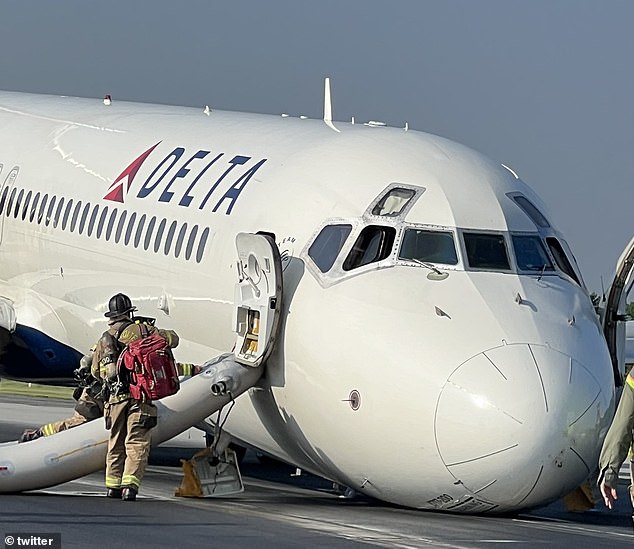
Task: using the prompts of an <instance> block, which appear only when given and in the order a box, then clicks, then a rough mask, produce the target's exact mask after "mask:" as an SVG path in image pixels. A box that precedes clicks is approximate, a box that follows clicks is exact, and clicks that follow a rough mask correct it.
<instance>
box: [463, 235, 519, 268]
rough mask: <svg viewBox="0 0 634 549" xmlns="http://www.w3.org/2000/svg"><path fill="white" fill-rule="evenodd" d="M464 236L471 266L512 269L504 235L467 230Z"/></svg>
mask: <svg viewBox="0 0 634 549" xmlns="http://www.w3.org/2000/svg"><path fill="white" fill-rule="evenodd" d="M463 238H464V244H465V250H466V252H467V262H468V264H469V267H471V268H472V269H486V270H489V271H491V270H493V271H498V270H502V271H508V270H510V268H511V266H510V264H509V257H508V254H507V252H506V244H505V243H504V236H503V235H501V234H489V233H467V232H465V233H463Z"/></svg>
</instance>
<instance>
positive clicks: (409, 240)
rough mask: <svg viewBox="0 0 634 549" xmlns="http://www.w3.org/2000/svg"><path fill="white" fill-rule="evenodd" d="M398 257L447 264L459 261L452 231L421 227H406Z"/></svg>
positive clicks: (454, 263)
mask: <svg viewBox="0 0 634 549" xmlns="http://www.w3.org/2000/svg"><path fill="white" fill-rule="evenodd" d="M398 258H399V259H403V260H408V259H415V260H418V261H424V262H429V263H443V264H446V265H456V264H457V263H458V255H457V254H456V246H455V244H454V240H453V235H452V233H450V232H444V231H428V230H421V229H405V232H404V233H403V240H402V244H401V249H400V251H399V254H398Z"/></svg>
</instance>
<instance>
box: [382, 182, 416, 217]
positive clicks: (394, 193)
mask: <svg viewBox="0 0 634 549" xmlns="http://www.w3.org/2000/svg"><path fill="white" fill-rule="evenodd" d="M415 194H416V191H415V190H414V189H402V188H400V187H396V188H394V189H390V190H389V191H388V192H387V193H386V194H385V196H383V198H381V200H379V201H378V202H377V204H376V206H374V208H372V215H381V216H386V217H396V216H399V215H400V214H401V212H402V211H403V210H404V208H405V206H407V204H408V203H409V201H410V200H411V199H412V197H413V196H414V195H415Z"/></svg>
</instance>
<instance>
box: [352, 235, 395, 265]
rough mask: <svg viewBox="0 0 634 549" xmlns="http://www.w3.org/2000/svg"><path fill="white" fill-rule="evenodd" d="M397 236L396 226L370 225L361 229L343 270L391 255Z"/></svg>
mask: <svg viewBox="0 0 634 549" xmlns="http://www.w3.org/2000/svg"><path fill="white" fill-rule="evenodd" d="M395 238H396V229H394V227H382V226H380V225H368V226H367V227H365V228H364V229H363V230H362V231H361V233H360V234H359V236H358V237H357V240H356V242H355V243H354V245H353V246H352V249H351V250H350V253H349V254H348V257H346V260H345V261H344V262H343V270H344V271H351V270H352V269H357V268H359V267H363V265H368V264H370V263H375V262H376V261H381V260H383V259H385V258H386V257H389V255H390V254H391V253H392V245H393V244H394V239H395Z"/></svg>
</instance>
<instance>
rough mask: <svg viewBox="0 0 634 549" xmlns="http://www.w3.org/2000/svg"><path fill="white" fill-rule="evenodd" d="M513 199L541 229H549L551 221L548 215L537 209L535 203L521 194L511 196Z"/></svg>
mask: <svg viewBox="0 0 634 549" xmlns="http://www.w3.org/2000/svg"><path fill="white" fill-rule="evenodd" d="M511 198H513V201H514V202H515V203H516V204H517V205H518V206H519V207H520V208H521V209H522V210H523V211H524V213H525V214H526V215H527V216H528V217H530V218H531V220H532V221H533V223H535V225H537V226H538V227H539V228H540V229H548V228H549V227H550V223H549V222H548V219H546V216H545V215H544V214H542V212H540V211H539V210H538V209H537V206H535V204H533V203H532V202H531V201H530V200H529V199H528V198H526V197H525V196H522V195H521V194H519V195H516V196H513V197H511Z"/></svg>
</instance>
